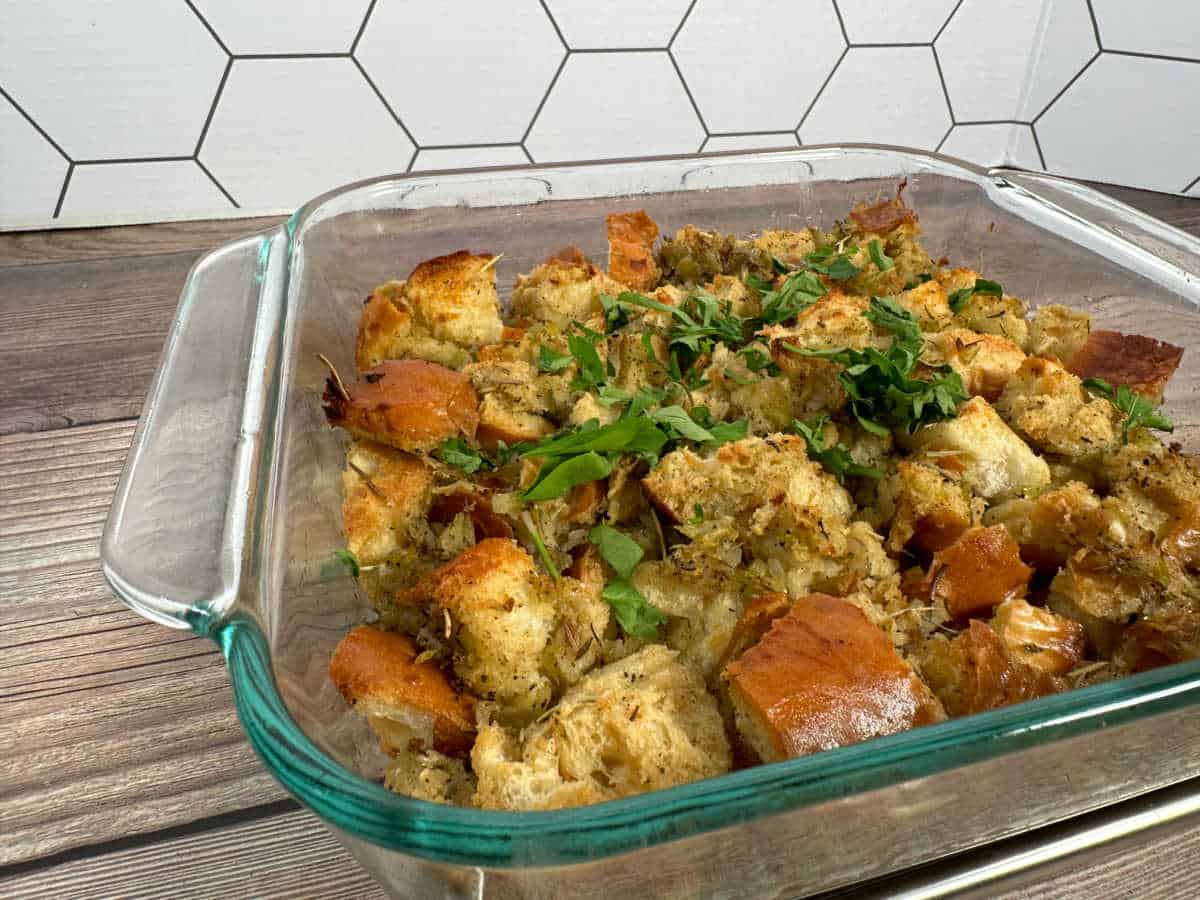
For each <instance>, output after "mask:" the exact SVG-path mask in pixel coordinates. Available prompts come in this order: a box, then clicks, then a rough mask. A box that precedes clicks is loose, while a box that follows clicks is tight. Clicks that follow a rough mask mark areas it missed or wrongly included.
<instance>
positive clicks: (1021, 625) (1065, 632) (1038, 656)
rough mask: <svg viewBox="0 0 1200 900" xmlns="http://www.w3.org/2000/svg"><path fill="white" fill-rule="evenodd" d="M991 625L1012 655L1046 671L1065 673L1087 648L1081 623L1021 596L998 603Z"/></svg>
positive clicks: (1080, 658)
mask: <svg viewBox="0 0 1200 900" xmlns="http://www.w3.org/2000/svg"><path fill="white" fill-rule="evenodd" d="M991 625H992V627H993V628H994V629H996V633H997V634H999V635H1000V638H1001V640H1003V641H1004V646H1005V647H1007V648H1008V652H1009V653H1010V654H1011V655H1012V656H1013V658H1014V659H1017V660H1020V661H1021V662H1023V663H1025V664H1026V665H1027V666H1032V667H1033V668H1035V669H1040V670H1041V671H1043V672H1046V673H1047V674H1049V675H1066V674H1067V673H1068V672H1070V671H1071V670H1072V669H1073V668H1075V667H1076V666H1077V665H1079V663H1080V662H1081V661H1082V660H1083V654H1084V651H1085V650H1086V649H1087V634H1086V632H1085V631H1084V630H1083V626H1082V625H1080V624H1079V623H1078V622H1073V621H1071V620H1070V619H1068V618H1066V617H1064V616H1059V615H1055V614H1054V613H1052V612H1051V611H1050V610H1048V609H1042V608H1041V607H1038V606H1031V605H1030V603H1029V602H1028V601H1027V600H1025V599H1023V598H1021V597H1013V598H1012V599H1011V600H1005V601H1004V602H1003V603H1001V604H1000V606H999V607H997V608H996V615H995V616H993V617H992V622H991Z"/></svg>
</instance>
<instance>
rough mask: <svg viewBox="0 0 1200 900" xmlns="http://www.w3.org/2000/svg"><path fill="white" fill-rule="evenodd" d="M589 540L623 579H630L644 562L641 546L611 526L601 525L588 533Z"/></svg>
mask: <svg viewBox="0 0 1200 900" xmlns="http://www.w3.org/2000/svg"><path fill="white" fill-rule="evenodd" d="M588 540H589V541H591V542H592V543H593V544H595V545H596V548H597V549H598V550H599V551H600V555H601V556H602V557H604V561H605V562H606V563H608V564H609V565H610V566H612V567H613V571H614V572H616V573H617V575H619V576H620V577H621V578H629V577H631V576H632V575H633V570H634V569H636V568H637V565H638V563H640V562H641V561H642V556H644V553H643V552H642V548H641V546H640V545H639V544H638V542H637V541H635V540H634V539H633V538H631V537H630V536H629V535H627V534H622V533H621V532H619V531H617V529H615V528H613V527H612V526H611V525H605V524H603V523H601V524H600V525H597V526H595V527H594V528H592V530H591V531H589V532H588Z"/></svg>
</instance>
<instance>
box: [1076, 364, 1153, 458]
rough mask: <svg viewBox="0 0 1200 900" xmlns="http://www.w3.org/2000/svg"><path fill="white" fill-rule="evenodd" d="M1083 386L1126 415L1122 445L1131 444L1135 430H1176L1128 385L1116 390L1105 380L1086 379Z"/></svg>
mask: <svg viewBox="0 0 1200 900" xmlns="http://www.w3.org/2000/svg"><path fill="white" fill-rule="evenodd" d="M1083 386H1084V387H1085V388H1087V389H1088V390H1089V391H1091V392H1092V393H1093V394H1099V395H1100V396H1101V397H1103V398H1104V399H1106V400H1108V402H1109V403H1111V404H1112V405H1113V406H1115V407H1116V408H1117V409H1119V410H1120V411H1121V412H1123V413H1125V421H1124V422H1122V423H1121V443H1122V444H1128V443H1129V432H1130V431H1132V430H1133V429H1135V428H1153V429H1154V430H1155V431H1168V432H1169V431H1174V430H1175V423H1174V422H1172V421H1171V420H1170V419H1168V418H1167V417H1166V416H1164V415H1163V414H1162V413H1161V412H1160V411H1159V410H1158V409H1156V408H1155V406H1154V404H1153V403H1151V402H1150V401H1149V400H1147V399H1146V398H1145V397H1142V396H1141V395H1139V394H1136V393H1134V391H1133V390H1131V389H1130V387H1129V385H1127V384H1122V385H1118V386H1117V387H1116V389H1114V388H1113V386H1112V385H1111V384H1109V383H1108V382H1107V381H1105V380H1104V379H1103V378H1085V379H1084V380H1083Z"/></svg>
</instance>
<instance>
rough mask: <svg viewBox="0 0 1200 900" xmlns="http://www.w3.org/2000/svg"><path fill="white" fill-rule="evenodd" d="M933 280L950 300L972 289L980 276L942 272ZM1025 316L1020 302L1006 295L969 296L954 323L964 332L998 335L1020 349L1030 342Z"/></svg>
mask: <svg viewBox="0 0 1200 900" xmlns="http://www.w3.org/2000/svg"><path fill="white" fill-rule="evenodd" d="M936 278H937V280H938V281H939V282H940V283H941V285H942V287H943V288H945V290H946V294H947V296H949V295H951V294H953V293H954V292H955V291H958V290H964V289H970V288H973V287H974V286H975V282H976V281H977V280H978V279H979V278H980V275H979V273H978V272H976V271H974V270H973V269H943V270H942V271H941V272H938V273H937V275H936ZM1027 312H1028V309H1027V308H1026V306H1025V303H1024V302H1023V301H1022V300H1020V299H1018V298H1016V297H1012V296H1009V295H1008V294H1004V295H1003V296H1000V297H997V296H995V295H994V294H971V295H969V296H968V297H967V299H966V301H965V302H963V303H962V305H961V306H959V309H958V312H957V313H955V315H954V320H955V322H956V323H957V324H959V325H961V326H963V327H964V328H969V329H971V330H972V331H978V332H981V333H984V334H998V335H1000V336H1001V337H1003V338H1007V339H1008V340H1010V341H1012V342H1013V343H1014V344H1017V345H1018V346H1021V347H1023V346H1025V344H1026V343H1027V341H1028V339H1029V323H1028V322H1026V321H1025V315H1026V313H1027Z"/></svg>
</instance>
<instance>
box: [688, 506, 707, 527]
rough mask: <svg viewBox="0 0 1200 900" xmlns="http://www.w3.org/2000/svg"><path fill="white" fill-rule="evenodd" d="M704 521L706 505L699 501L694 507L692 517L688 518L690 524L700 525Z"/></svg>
mask: <svg viewBox="0 0 1200 900" xmlns="http://www.w3.org/2000/svg"><path fill="white" fill-rule="evenodd" d="M703 521H704V507H703V506H701V505H700V504H699V503H697V504H696V505H695V506H693V507H692V517H691V518H690V519H688V520H687V523H688V524H689V525H699V524H700V523H701V522H703Z"/></svg>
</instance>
